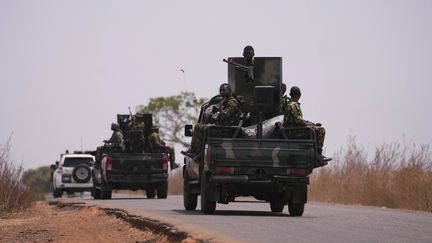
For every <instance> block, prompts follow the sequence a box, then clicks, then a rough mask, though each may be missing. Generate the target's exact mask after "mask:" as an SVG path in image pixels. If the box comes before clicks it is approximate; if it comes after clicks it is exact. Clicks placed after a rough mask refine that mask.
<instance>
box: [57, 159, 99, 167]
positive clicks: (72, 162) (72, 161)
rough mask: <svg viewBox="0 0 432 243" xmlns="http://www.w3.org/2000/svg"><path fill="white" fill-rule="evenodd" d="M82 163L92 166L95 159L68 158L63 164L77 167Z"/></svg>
mask: <svg viewBox="0 0 432 243" xmlns="http://www.w3.org/2000/svg"><path fill="white" fill-rule="evenodd" d="M81 164H85V165H88V166H92V165H93V159H92V158H66V159H65V160H64V162H63V166H65V167H76V166H78V165H81Z"/></svg>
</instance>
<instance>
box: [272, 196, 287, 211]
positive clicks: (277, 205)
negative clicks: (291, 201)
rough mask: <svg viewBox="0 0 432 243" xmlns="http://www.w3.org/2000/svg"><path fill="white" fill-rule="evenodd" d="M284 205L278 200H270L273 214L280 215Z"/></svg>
mask: <svg viewBox="0 0 432 243" xmlns="http://www.w3.org/2000/svg"><path fill="white" fill-rule="evenodd" d="M284 207H285V204H284V203H283V202H282V201H281V200H280V199H273V200H270V209H271V211H272V212H273V213H280V212H282V211H283V209H284Z"/></svg>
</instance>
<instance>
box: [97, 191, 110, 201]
mask: <svg viewBox="0 0 432 243" xmlns="http://www.w3.org/2000/svg"><path fill="white" fill-rule="evenodd" d="M100 195H101V199H111V197H112V191H111V190H101V194H100Z"/></svg>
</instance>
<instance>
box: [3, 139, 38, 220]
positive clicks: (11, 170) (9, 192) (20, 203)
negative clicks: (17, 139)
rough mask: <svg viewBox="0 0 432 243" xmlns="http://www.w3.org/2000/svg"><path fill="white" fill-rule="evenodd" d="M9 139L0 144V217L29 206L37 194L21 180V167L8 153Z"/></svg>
mask: <svg viewBox="0 0 432 243" xmlns="http://www.w3.org/2000/svg"><path fill="white" fill-rule="evenodd" d="M9 151H10V140H9V141H8V142H7V143H6V144H4V145H2V144H0V218H1V217H5V216H7V215H9V214H11V213H14V212H17V211H20V210H22V209H25V208H28V207H29V206H31V205H32V204H33V203H34V202H35V200H36V198H37V194H36V193H33V192H32V190H31V189H30V188H29V187H27V186H25V185H24V184H23V183H22V182H21V177H22V172H23V167H22V166H21V165H17V164H16V163H15V162H14V161H13V160H12V159H11V158H10V155H9Z"/></svg>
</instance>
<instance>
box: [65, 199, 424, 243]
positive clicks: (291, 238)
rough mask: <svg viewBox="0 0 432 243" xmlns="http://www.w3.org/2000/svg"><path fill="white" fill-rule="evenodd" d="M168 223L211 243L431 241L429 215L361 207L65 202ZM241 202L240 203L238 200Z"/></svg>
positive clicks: (171, 201)
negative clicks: (210, 211) (210, 209)
mask: <svg viewBox="0 0 432 243" xmlns="http://www.w3.org/2000/svg"><path fill="white" fill-rule="evenodd" d="M61 200H66V201H74V202H76V201H80V202H85V203H87V204H91V205H93V204H94V205H98V206H101V207H109V208H119V209H124V210H126V211H128V212H130V213H133V214H135V215H140V216H143V217H148V218H153V219H157V220H160V221H163V222H167V223H170V224H172V225H174V226H176V228H178V229H180V230H184V231H187V232H189V233H191V234H192V235H193V236H195V237H199V238H200V239H205V240H210V241H213V242H226V241H240V242H314V243H316V242H432V213H426V212H415V211H408V210H395V209H386V208H374V207H363V206H343V205H337V204H326V203H307V204H306V208H305V213H304V214H303V217H290V216H289V214H288V209H287V206H285V209H284V212H283V213H271V212H270V205H269V204H268V203H263V202H258V201H256V200H254V199H251V198H240V199H236V200H239V202H234V203H230V204H228V205H223V204H218V205H217V208H216V213H215V214H214V215H204V214H201V212H200V211H199V207H200V206H199V201H198V208H197V209H198V211H186V210H184V208H183V198H182V196H168V199H146V198H145V196H142V197H140V196H131V195H124V194H113V199H112V200H93V199H92V198H91V197H90V196H83V197H75V198H65V197H63V198H62V199H61ZM240 200H242V201H240Z"/></svg>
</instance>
